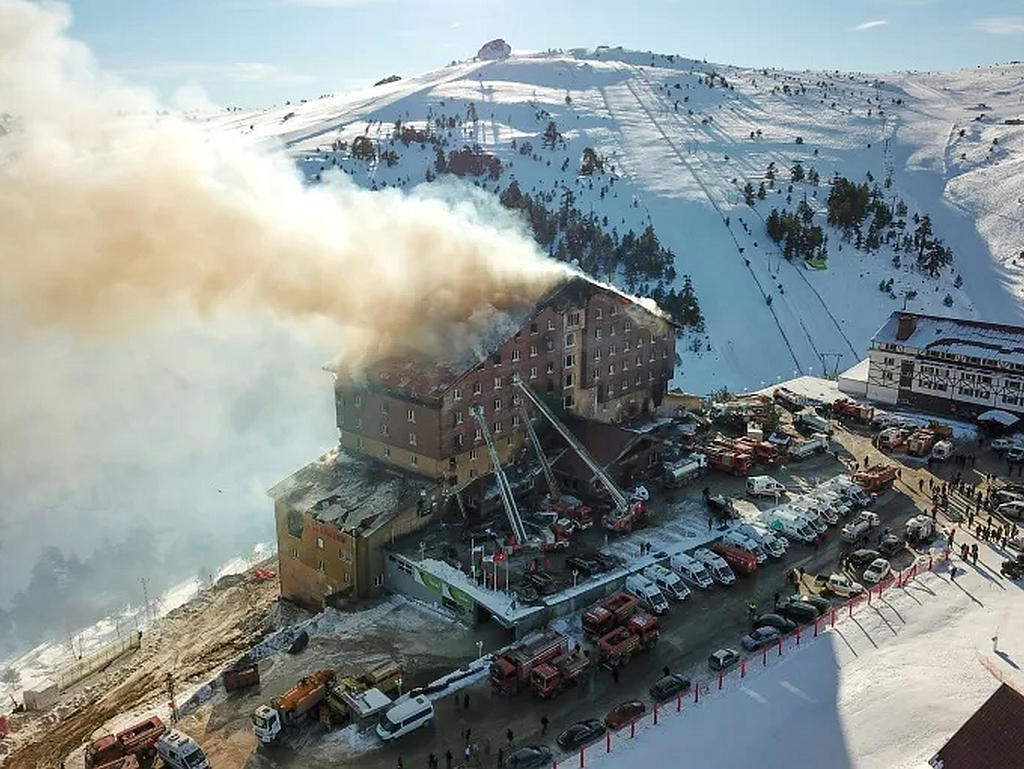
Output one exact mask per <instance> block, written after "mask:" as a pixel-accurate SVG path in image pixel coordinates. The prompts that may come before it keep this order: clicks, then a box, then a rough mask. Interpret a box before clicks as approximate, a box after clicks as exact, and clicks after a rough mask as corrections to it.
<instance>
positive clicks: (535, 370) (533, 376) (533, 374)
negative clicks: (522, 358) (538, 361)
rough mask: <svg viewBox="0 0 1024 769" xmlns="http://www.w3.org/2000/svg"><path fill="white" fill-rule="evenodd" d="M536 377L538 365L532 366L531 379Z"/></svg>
mask: <svg viewBox="0 0 1024 769" xmlns="http://www.w3.org/2000/svg"><path fill="white" fill-rule="evenodd" d="M536 378H537V367H536V366H530V379H536Z"/></svg>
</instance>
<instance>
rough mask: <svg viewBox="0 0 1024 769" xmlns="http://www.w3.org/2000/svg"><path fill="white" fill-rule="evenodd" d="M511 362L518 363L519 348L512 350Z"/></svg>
mask: <svg viewBox="0 0 1024 769" xmlns="http://www.w3.org/2000/svg"><path fill="white" fill-rule="evenodd" d="M512 362H513V363H518V362H519V348H518V347H516V348H514V349H513V350H512Z"/></svg>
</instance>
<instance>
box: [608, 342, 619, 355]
mask: <svg viewBox="0 0 1024 769" xmlns="http://www.w3.org/2000/svg"><path fill="white" fill-rule="evenodd" d="M618 351H619V348H618V347H616V346H615V345H613V344H610V345H608V354H609V355H615V353H617V352H618Z"/></svg>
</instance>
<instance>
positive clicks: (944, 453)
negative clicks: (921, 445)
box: [931, 441, 953, 462]
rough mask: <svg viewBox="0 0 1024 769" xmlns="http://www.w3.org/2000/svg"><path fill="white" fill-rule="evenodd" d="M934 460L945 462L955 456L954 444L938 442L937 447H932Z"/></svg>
mask: <svg viewBox="0 0 1024 769" xmlns="http://www.w3.org/2000/svg"><path fill="white" fill-rule="evenodd" d="M931 456H932V459H934V460H936V461H939V462H945V461H946V460H947V459H949V458H950V457H951V456H953V444H952V443H950V442H949V441H936V442H935V445H934V446H932V455H931Z"/></svg>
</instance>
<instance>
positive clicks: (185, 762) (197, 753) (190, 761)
mask: <svg viewBox="0 0 1024 769" xmlns="http://www.w3.org/2000/svg"><path fill="white" fill-rule="evenodd" d="M156 752H157V754H158V755H159V756H160V758H161V759H163V762H164V764H165V765H166V766H169V767H170V768H171V769H210V761H209V759H207V758H206V754H205V753H204V752H203V749H202V748H201V747H199V745H197V744H196V741H195V740H193V739H192V738H191V737H189V736H188V735H187V734H183V733H182V732H179V731H176V730H173V729H172V730H171V731H169V732H166V733H165V734H163V735H161V737H160V739H158V740H157V741H156Z"/></svg>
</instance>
